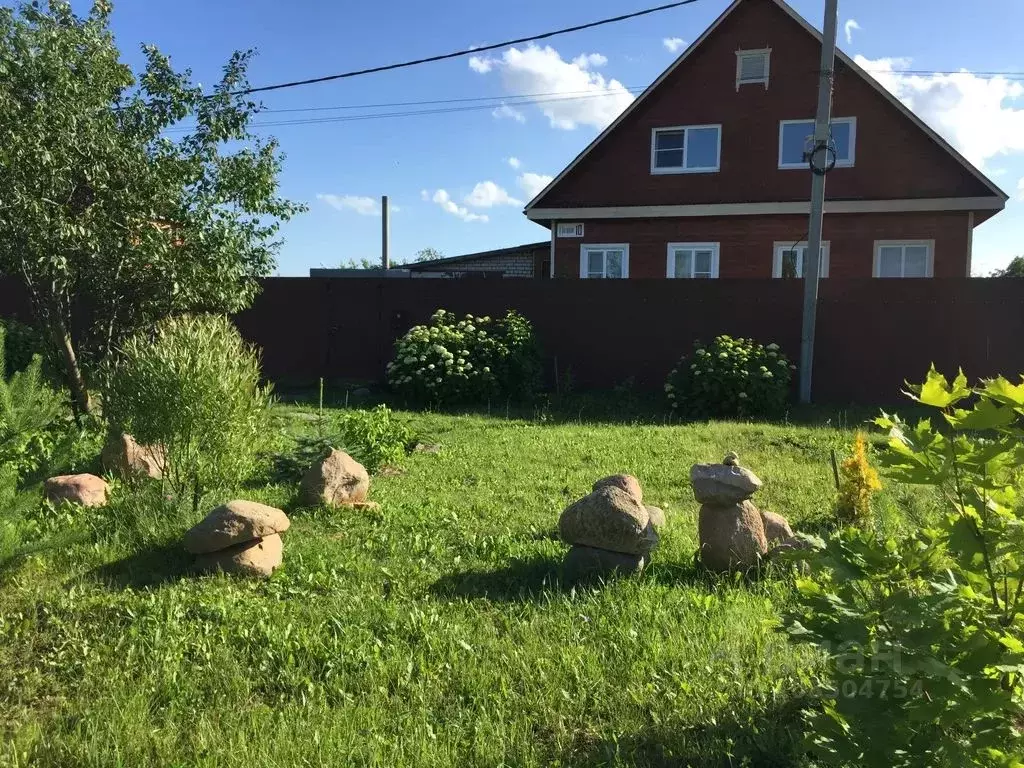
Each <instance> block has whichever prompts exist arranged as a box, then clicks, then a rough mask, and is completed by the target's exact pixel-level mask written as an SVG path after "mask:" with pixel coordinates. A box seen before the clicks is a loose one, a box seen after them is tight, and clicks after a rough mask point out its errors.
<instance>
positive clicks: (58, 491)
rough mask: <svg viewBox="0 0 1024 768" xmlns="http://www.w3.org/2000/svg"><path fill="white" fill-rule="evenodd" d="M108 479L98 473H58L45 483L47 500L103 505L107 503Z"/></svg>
mask: <svg viewBox="0 0 1024 768" xmlns="http://www.w3.org/2000/svg"><path fill="white" fill-rule="evenodd" d="M108 490H109V486H108V485H107V481H106V480H104V479H103V478H102V477H96V475H89V474H82V475H58V476H57V477H51V478H50V479H49V480H47V481H46V482H45V483H44V484H43V493H44V495H45V496H46V500H47V501H52V502H53V503H55V504H59V503H60V502H62V501H67V502H70V503H72V504H81V505H82V506H83V507H102V506H103V505H104V504H106V503H107V491H108Z"/></svg>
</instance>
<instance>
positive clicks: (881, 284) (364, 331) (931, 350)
mask: <svg viewBox="0 0 1024 768" xmlns="http://www.w3.org/2000/svg"><path fill="white" fill-rule="evenodd" d="M801 293H802V285H801V283H800V282H799V281H796V280H786V281H783V280H714V281H686V280H678V281H671V280H623V281H582V280H550V281H541V280H536V281H531V280H476V279H470V278H467V279H462V280H391V279H386V280H384V279H367V278H361V279H360V278H354V279H334V278H271V279H268V280H266V281H265V283H264V286H263V292H262V294H261V295H260V296H259V298H258V299H257V300H256V302H255V304H254V305H253V307H252V308H251V309H249V310H247V311H246V312H243V313H242V314H241V315H240V316H239V317H238V318H237V321H238V325H239V327H240V328H241V330H242V333H243V334H244V335H245V336H246V337H247V338H248V339H250V340H251V341H253V342H255V343H256V344H258V345H259V346H260V347H262V349H263V360H264V371H265V373H266V374H267V376H268V377H269V378H271V379H276V380H289V381H313V380H315V379H316V378H318V377H320V376H323V377H325V378H329V379H350V380H368V381H369V380H378V379H381V378H382V377H383V374H384V366H385V365H386V364H387V362H388V360H390V358H391V353H392V345H393V343H394V340H395V339H396V338H397V337H398V336H400V335H401V334H402V333H403V332H404V331H405V330H407V329H408V328H409V327H410V326H412V325H414V324H416V323H421V322H424V321H426V320H427V318H429V316H430V315H431V313H433V312H434V310H436V309H438V308H444V309H448V310H451V311H454V312H457V313H460V314H461V313H472V314H475V315H492V316H493V315H498V314H502V313H504V311H505V310H507V309H516V310H518V311H519V312H521V313H522V314H523V315H525V316H526V317H527V318H529V319H530V320H531V321H532V323H533V324H534V327H535V328H536V331H537V334H538V336H539V338H540V341H541V344H542V346H543V349H544V354H545V360H546V368H547V371H548V374H549V376H551V377H553V375H554V372H555V370H556V368H557V370H558V371H560V372H561V374H562V375H565V373H566V372H567V371H571V375H572V378H573V380H574V382H576V384H577V385H578V386H580V387H588V388H589V387H592V388H606V387H612V386H614V385H616V384H620V383H622V382H624V381H626V380H627V379H630V378H632V379H633V380H634V381H635V382H636V384H637V386H639V387H644V388H657V387H660V386H661V384H662V382H663V381H664V378H665V375H666V373H667V372H668V371H669V370H670V369H671V368H672V366H673V364H674V363H675V361H676V360H677V359H678V357H679V356H680V355H681V354H682V353H683V352H685V351H687V350H689V349H690V348H691V345H692V343H693V341H694V340H696V339H703V340H707V339H710V338H712V337H713V336H715V335H717V334H720V333H728V334H731V335H734V336H736V335H740V336H751V337H754V338H756V339H758V340H760V341H763V342H766V343H767V342H770V341H774V342H777V343H778V344H780V345H781V346H782V348H783V350H784V351H785V352H786V353H787V354H788V355H789V356H790V357H791V358H792V359H794V360H795V359H796V356H797V355H798V353H799V348H800V305H801ZM820 295H821V302H820V306H819V310H818V335H817V345H816V349H817V356H816V360H815V370H814V385H815V386H814V389H815V399H816V400H819V401H822V402H836V403H851V402H858V403H866V404H872V403H883V402H889V401H892V400H895V399H898V397H899V390H900V388H901V387H902V384H903V382H904V380H906V379H910V380H920V379H921V378H922V377H923V375H924V373H925V371H926V370H927V368H928V365H929V364H930V363H932V362H934V363H935V364H936V365H937V366H938V367H940V369H945V370H947V371H955V370H956V368H957V367H958V366H959V367H963V368H964V370H965V371H966V372H967V373H968V374H969V375H970V376H972V377H981V376H990V375H994V374H997V373H1003V374H1006V375H1011V376H1014V377H1016V376H1017V375H1018V374H1019V373H1020V372H1024V280H1021V281H1017V280H1012V279H999V280H996V279H932V280H872V279H864V280H842V281H840V280H834V281H829V280H825V281H823V282H822V286H821V294H820ZM25 312H26V305H25V301H24V296H23V295H22V293H21V291H20V290H19V288H18V286H17V285H15V284H13V283H12V282H11V281H6V283H5V282H4V281H0V315H4V314H19V315H22V316H24V315H25Z"/></svg>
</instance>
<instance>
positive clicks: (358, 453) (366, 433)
mask: <svg viewBox="0 0 1024 768" xmlns="http://www.w3.org/2000/svg"><path fill="white" fill-rule="evenodd" d="M413 442H414V436H413V433H412V430H411V429H410V428H409V426H408V424H406V423H405V422H404V421H402V420H401V419H399V418H398V417H396V416H395V413H394V411H392V410H391V409H389V408H388V407H387V406H386V405H378V406H377V407H376V408H374V409H372V410H368V411H366V410H353V411H345V412H344V413H342V414H341V415H340V416H337V417H335V418H333V419H330V418H327V419H324V420H323V421H322V422H320V423H318V431H317V434H316V435H312V436H302V437H299V438H298V439H296V441H295V447H294V448H292V449H291V450H289V451H284V452H281V453H277V454H275V456H274V475H275V477H276V479H277V480H280V481H286V482H292V481H295V480H298V479H299V478H301V477H302V474H303V473H304V472H305V471H306V470H307V469H309V468H310V467H311V466H313V465H314V464H315V463H316V462H318V461H323V459H325V458H326V457H327V454H328V453H330V452H331V449H332V448H337V449H338V450H341V451H345V453H347V454H349V455H350V456H351V457H352V458H354V459H355V460H356V461H358V462H359V463H360V464H362V465H363V466H364V467H366V471H367V472H370V473H371V474H373V473H375V472H377V471H379V470H380V468H381V467H383V466H385V465H394V466H398V465H400V464H401V463H402V460H403V459H404V458H405V455H406V453H407V452H408V451H409V449H410V448H411V447H412V444H413Z"/></svg>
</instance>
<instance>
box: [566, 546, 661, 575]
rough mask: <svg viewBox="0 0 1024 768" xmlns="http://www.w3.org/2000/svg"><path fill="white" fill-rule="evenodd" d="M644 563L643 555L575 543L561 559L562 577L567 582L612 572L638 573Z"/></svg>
mask: <svg viewBox="0 0 1024 768" xmlns="http://www.w3.org/2000/svg"><path fill="white" fill-rule="evenodd" d="M644 565H646V560H645V557H644V555H629V554H625V553H623V552H611V551H609V550H607V549H598V548H596V547H584V546H580V545H579V544H576V545H574V546H573V548H572V549H570V550H569V552H568V554H566V556H565V560H563V561H562V578H563V580H564V581H566V582H567V583H573V582H577V581H584V580H586V579H589V578H595V577H599V576H605V577H607V576H610V575H611V574H613V573H621V574H627V573H639V572H640V571H642V570H643V568H644Z"/></svg>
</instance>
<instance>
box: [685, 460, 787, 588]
mask: <svg viewBox="0 0 1024 768" xmlns="http://www.w3.org/2000/svg"><path fill="white" fill-rule="evenodd" d="M690 483H691V484H692V485H693V495H694V496H695V497H696V499H697V501H699V502H700V503H701V508H700V517H699V519H698V523H697V534H698V538H699V540H700V560H701V563H702V564H703V565H704V567H705V568H707V569H708V570H711V571H717V572H719V573H724V572H727V571H745V570H748V569H750V568H754V567H756V566H757V565H758V563H760V561H761V558H762V557H763V556H764V555H766V554H767V553H768V550H769V547H770V546H772V545H780V546H794V544H795V541H796V540H795V538H794V536H793V531H792V529H791V528H790V527H789V523H788V522H786V518H784V517H783V516H782V515H778V514H775V513H774V512H762V511H760V510H759V509H758V508H757V507H756V506H754V503H753V502H752V501H750V498H751V497H752V496H753V495H754V494H755V493H756V492H757V491H758V490H759V489H760V488H761V486H762V483H761V480H760V479H759V478H758V477H757V475H755V474H754V473H753V472H751V471H750V470H749V469H745V468H744V467H741V466H740V465H739V457H738V456H737V455H736V454H735V453H731V452H730V453H729V454H728V455H727V456H726V457H725V459H723V461H722V463H721V464H694V465H693V467H692V468H691V469H690Z"/></svg>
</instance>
